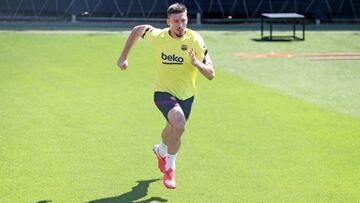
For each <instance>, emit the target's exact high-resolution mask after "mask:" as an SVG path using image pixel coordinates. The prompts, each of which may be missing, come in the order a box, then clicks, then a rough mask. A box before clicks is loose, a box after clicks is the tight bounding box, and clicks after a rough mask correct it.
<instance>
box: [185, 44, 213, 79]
mask: <svg viewBox="0 0 360 203" xmlns="http://www.w3.org/2000/svg"><path fill="white" fill-rule="evenodd" d="M189 55H190V59H191V64H192V65H193V66H195V67H196V68H197V69H198V70H199V71H200V73H201V74H203V75H204V76H205V77H206V78H207V79H209V80H212V79H214V77H215V70H214V67H213V65H212V62H211V59H210V56H205V57H206V64H204V63H202V62H201V61H199V60H198V59H197V58H196V55H195V52H194V48H192V49H191V50H190V51H189Z"/></svg>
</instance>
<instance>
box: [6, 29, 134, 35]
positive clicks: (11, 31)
mask: <svg viewBox="0 0 360 203" xmlns="http://www.w3.org/2000/svg"><path fill="white" fill-rule="evenodd" d="M0 33H27V34H101V35H102V34H110V35H111V34H112V35H114V34H115V35H118V34H125V35H129V34H130V31H93V30H19V31H18V30H15V31H14V30H0Z"/></svg>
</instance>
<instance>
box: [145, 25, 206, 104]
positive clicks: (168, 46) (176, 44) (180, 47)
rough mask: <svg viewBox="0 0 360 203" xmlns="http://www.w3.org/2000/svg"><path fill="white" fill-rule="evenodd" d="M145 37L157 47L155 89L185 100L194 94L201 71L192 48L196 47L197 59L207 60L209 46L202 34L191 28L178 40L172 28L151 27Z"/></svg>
mask: <svg viewBox="0 0 360 203" xmlns="http://www.w3.org/2000/svg"><path fill="white" fill-rule="evenodd" d="M143 39H145V40H146V41H148V42H149V43H150V44H151V45H152V46H153V47H154V49H155V50H154V51H155V56H156V78H155V79H156V80H155V81H156V82H155V91H160V92H168V93H170V94H172V95H174V96H175V97H177V98H179V99H181V100H185V99H188V98H190V97H192V96H194V95H195V94H196V86H195V80H196V76H197V72H198V70H197V68H196V67H194V66H193V65H192V64H191V58H190V55H189V51H190V50H191V49H194V52H195V55H196V58H197V59H198V60H200V61H203V62H205V56H206V54H207V48H206V46H205V43H204V40H203V39H202V37H201V36H200V35H199V34H198V33H197V32H195V31H193V30H190V29H187V30H186V34H185V35H184V36H183V37H182V38H180V39H174V38H172V37H171V36H170V31H169V28H165V29H162V30H161V29H156V28H151V29H150V28H148V29H147V30H146V31H145V33H144V35H143Z"/></svg>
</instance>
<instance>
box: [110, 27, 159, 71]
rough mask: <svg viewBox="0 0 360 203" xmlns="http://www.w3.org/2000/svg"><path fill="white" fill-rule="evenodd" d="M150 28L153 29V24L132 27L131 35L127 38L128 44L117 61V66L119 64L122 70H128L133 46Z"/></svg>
mask: <svg viewBox="0 0 360 203" xmlns="http://www.w3.org/2000/svg"><path fill="white" fill-rule="evenodd" d="M148 28H149V29H151V28H153V27H152V26H151V25H138V26H135V27H134V28H133V29H132V31H131V33H130V36H129V38H128V39H127V41H126V44H125V46H124V48H123V50H122V52H121V55H120V57H119V59H118V61H117V66H119V68H120V69H121V70H126V68H127V67H128V61H127V57H128V54H129V52H130V49H131V47H132V46H133V45H134V44H135V42H136V40H137V39H138V38H139V37H141V36H142V35H143V34H144V33H145V30H146V29H148Z"/></svg>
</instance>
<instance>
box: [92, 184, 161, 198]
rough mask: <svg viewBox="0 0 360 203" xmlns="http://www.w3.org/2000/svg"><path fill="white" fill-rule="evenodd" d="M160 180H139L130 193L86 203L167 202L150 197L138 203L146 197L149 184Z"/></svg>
mask: <svg viewBox="0 0 360 203" xmlns="http://www.w3.org/2000/svg"><path fill="white" fill-rule="evenodd" d="M159 180H160V179H150V180H140V181H137V183H138V184H137V185H135V186H134V187H132V188H131V191H129V192H126V193H124V194H121V195H119V196H115V197H107V198H103V199H97V200H92V201H89V202H88V203H125V202H126V203H135V202H136V203H147V202H167V201H168V200H167V199H164V198H161V197H150V198H148V199H146V200H142V201H138V200H139V199H142V198H144V197H146V195H147V192H148V188H149V186H150V184H151V183H153V182H156V181H159Z"/></svg>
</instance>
